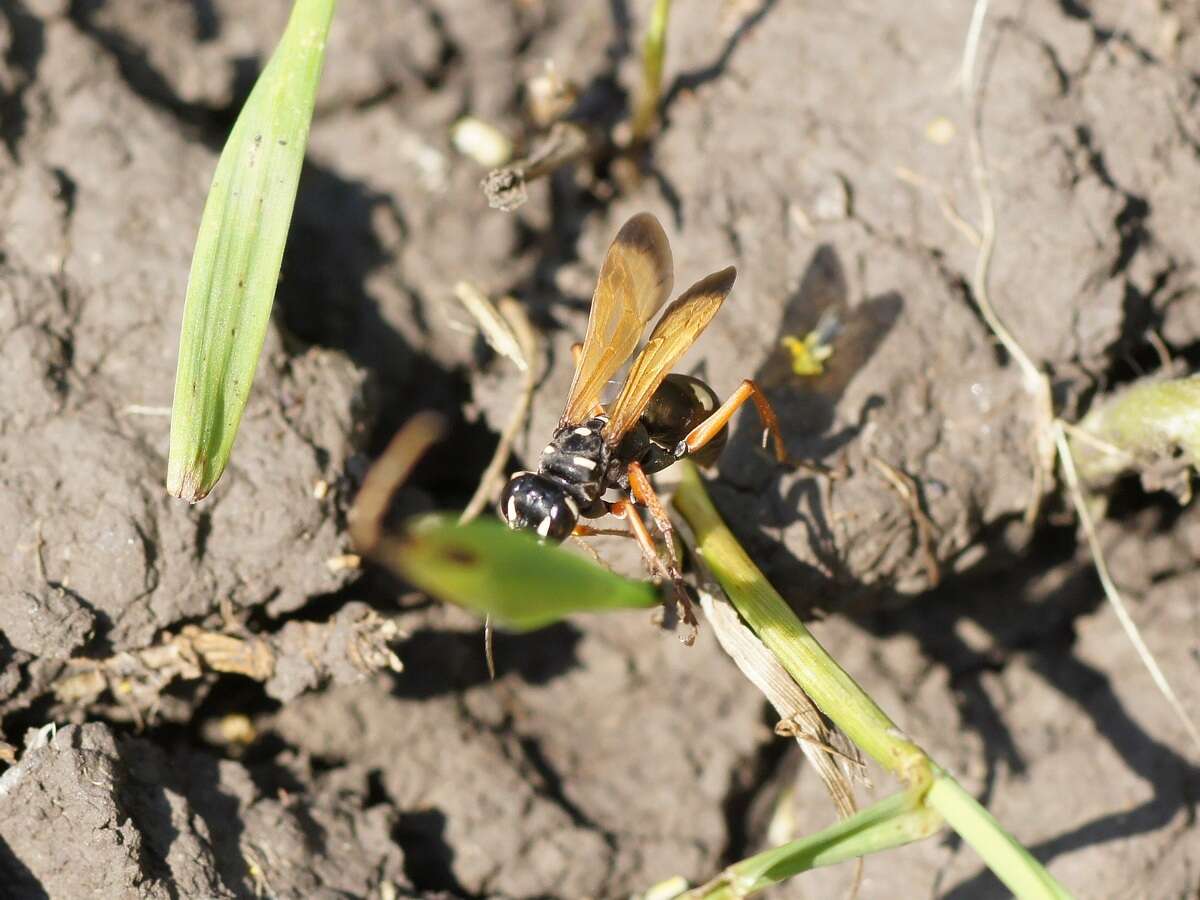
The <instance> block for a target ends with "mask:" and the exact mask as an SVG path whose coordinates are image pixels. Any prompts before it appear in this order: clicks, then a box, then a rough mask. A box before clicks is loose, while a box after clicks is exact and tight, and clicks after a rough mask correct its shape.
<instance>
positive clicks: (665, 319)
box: [604, 266, 737, 445]
mask: <svg viewBox="0 0 1200 900" xmlns="http://www.w3.org/2000/svg"><path fill="white" fill-rule="evenodd" d="M736 277H737V269H735V268H734V267H733V266H730V267H729V268H728V269H722V270H721V271H720V272H714V273H713V274H712V275H709V276H708V277H707V278H702V279H701V280H700V281H697V282H696V283H695V284H693V285H692V286H691V287H690V288H688V289H687V291H685V292H684V293H683V294H681V295H680V297H679V299H678V300H676V301H675V302H674V303H672V304H671V305H670V306H668V307H667V311H666V312H664V313H663V315H662V318H661V319H659V320H658V324H657V325H655V326H654V331H653V332H651V334H650V339H649V340H648V341H646V346H645V347H644V348H643V349H642V352H641V353H639V354H638V358H637V359H636V360H634V362H633V366H632V368H630V370H629V376H628V377H627V378H626V379H625V384H624V385H623V386H622V387H621V393H620V394H618V395H617V399H616V400H614V401H613V402H612V405H611V406H610V407H609V409H608V419H609V422H608V426H607V427H606V428H605V429H604V439H605V440H606V441H607V442H608V443H609V444H610V445H615V444H617V443H618V442H619V441H620V440H621V438H622V437H624V436H625V432H627V431H629V429H630V428H632V427H633V426H634V425H636V424H637V421H638V419H639V418H641V415H642V412H643V411H644V410H645V409H646V404H647V403H649V402H650V398H651V397H652V396H654V392H655V391H656V390H658V386H659V385H660V384H662V381H663V379H664V378H666V377H667V375H668V374H669V373H670V371H671V369H672V368H673V367H674V366H675V363H677V362H679V358H680V357H681V356H683V354H684V353H686V352H687V349H688V348H689V347H690V346H692V344H694V343H695V342H696V338H698V337H699V336H700V332H702V331H703V330H704V329H705V328H706V327H707V326H708V323H709V322H711V321H712V317H713V316H715V315H716V314H717V310H718V309H720V308H721V304H722V303H724V302H725V297H726V296H727V295H728V294H729V291H730V290H732V288H733V279H734V278H736Z"/></svg>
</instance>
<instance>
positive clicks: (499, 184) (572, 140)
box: [481, 122, 604, 212]
mask: <svg viewBox="0 0 1200 900" xmlns="http://www.w3.org/2000/svg"><path fill="white" fill-rule="evenodd" d="M602 146H604V143H603V142H602V141H600V140H599V139H598V137H597V136H596V135H595V134H593V133H592V132H591V131H589V130H588V129H586V128H584V127H583V126H582V125H580V124H578V123H577V122H557V123H555V125H554V126H553V127H552V128H551V129H550V133H549V134H547V135H546V137H545V139H544V140H543V141H542V142H541V143H540V144H538V146H537V147H536V148H535V149H534V151H533V152H532V153H530V154H529V156H528V157H526V158H525V159H519V160H517V161H516V162H512V163H509V164H508V165H507V166H504V167H503V168H499V169H493V170H492V171H490V172H488V174H487V177H485V178H484V179H483V181H482V182H481V186H482V187H483V193H484V196H485V197H487V201H488V205H489V206H491V207H492V208H493V209H499V210H502V211H504V212H512V211H513V210H515V209H518V208H519V207H521V206H522V205H524V203H525V201H526V200H528V199H529V192H528V190H527V185H528V184H529V183H530V182H532V181H536V180H537V179H539V178H542V177H544V176H546V175H549V174H550V173H551V172H553V171H555V170H556V169H558V168H560V167H562V166H565V165H567V164H569V163H573V162H575V161H576V160H578V159H582V158H583V157H585V156H591V155H593V154H595V153H597V152H598V151H599V148H601V147H602Z"/></svg>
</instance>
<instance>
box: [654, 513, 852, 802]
mask: <svg viewBox="0 0 1200 900" xmlns="http://www.w3.org/2000/svg"><path fill="white" fill-rule="evenodd" d="M672 520H673V522H674V525H675V528H676V529H677V530H678V532H679V536H680V538H682V540H683V542H684V544H685V545H686V546H687V548H688V550H689V551H690V552H691V554H692V557H693V561H694V563H695V569H696V581H697V587H698V592H699V594H700V607H701V609H703V610H704V616H705V618H706V619H707V620H708V622H709V624H710V625H711V626H712V629H713V633H714V634H715V635H716V638H717V642H718V643H719V644H720V645H721V649H723V650H724V651H725V652H726V653H728V654H729V657H730V658H731V659H732V660H733V661H734V663H735V664H736V665H737V667H738V668H739V669H740V670H741V672H742V674H743V675H745V676H746V678H748V679H749V680H750V681H751V683H753V685H754V686H755V687H756V688H758V689H759V690H760V691H761V692H762V694H763V696H764V697H766V698H767V701H768V702H769V703H770V704H771V706H773V707H774V708H775V711H776V712H777V713H778V714H779V719H780V721H779V724H778V725H777V726H776V729H775V731H776V734H785V733H786V734H788V735H789V736H791V737H794V738H796V741H797V743H799V745H800V749H801V751H802V752H803V753H804V756H805V757H806V758H807V759H808V761H809V762H810V763H811V764H812V765H813V768H815V769H816V770H817V774H818V775H820V777H821V780H822V781H823V782H825V787H826V788H827V789H828V790H829V794H830V796H831V797H832V798H833V802H834V805H835V806H836V807H837V810H838V813H839V814H840V815H841V816H842V817H843V818H846V817H848V816H851V815H853V814H854V812H855V810H857V809H858V805H857V804H856V803H855V802H854V789H853V781H854V780H859V781H866V767H865V766H864V764H863V761H862V757H861V756H859V755H857V750H856V749H855V748H854V746H853V745H850V744H846V745H844V746H843V747H841V748H839V747H835V746H833V743H834V741H835V740H836V739H837V738H841V735H835V733H834V732H833V730H832V729H830V728H829V726H828V725H826V724H825V721H824V720H823V719H822V718H821V714H820V712H819V711H818V710H817V707H816V705H815V704H814V703H813V702H812V700H811V699H810V698H809V696H808V695H807V694H805V693H804V691H802V690H801V689H800V687H799V686H798V685H797V684H796V682H795V680H794V679H793V678H792V677H791V676H790V675H789V674H788V673H787V670H786V669H785V668H784V667H783V666H782V665H781V664H780V662H779V660H778V659H776V658H775V656H774V654H772V653H771V651H770V650H768V649H767V648H766V647H765V646H764V645H763V642H762V641H760V640H759V639H758V638H757V637H756V636H755V635H754V632H753V631H751V630H750V629H749V628H748V627H746V625H745V623H744V622H742V620H741V619H740V618H739V617H738V614H737V610H735V609H734V608H733V606H732V605H731V604H730V602H729V598H728V597H726V596H725V592H724V591H722V590H721V586H720V585H719V584H717V583H716V580H715V579H714V578H713V576H712V573H711V572H709V571H708V567H707V566H705V565H704V561H703V559H701V558H700V557H699V556H698V555H697V553H696V536H695V535H694V534H693V533H692V529H691V527H690V526H689V525H688V524H687V522H686V521H684V520H683V519H682V518H681V517H680V516H678V515H675V516H672ZM780 726H787V728H786V730H785V729H783V728H781V727H780Z"/></svg>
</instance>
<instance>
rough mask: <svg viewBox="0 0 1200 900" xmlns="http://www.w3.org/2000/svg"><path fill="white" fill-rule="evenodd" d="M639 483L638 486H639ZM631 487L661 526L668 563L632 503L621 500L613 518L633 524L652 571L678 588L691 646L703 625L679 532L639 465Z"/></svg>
mask: <svg viewBox="0 0 1200 900" xmlns="http://www.w3.org/2000/svg"><path fill="white" fill-rule="evenodd" d="M635 484H636V485H637V486H636V487H635ZM629 486H630V492H631V493H632V494H633V496H634V499H635V500H636V501H637V502H638V503H641V504H643V505H644V506H646V507H648V508H649V509H650V515H651V517H652V518H653V519H654V524H655V525H656V526H657V527H658V530H659V531H660V532H661V533H662V536H663V538H664V540H665V541H666V544H667V559H666V562H665V563H664V562H663V560H662V558H661V557H660V556H659V555H658V548H657V547H656V546H655V544H654V539H653V538H652V537H651V536H650V531H649V529H647V528H646V524H645V523H644V522H643V521H642V518H641V516H640V515H638V511H637V509H636V508H635V507H634V506H633V504H631V503H629V502H628V501H624V500H619V501H617V502H616V503H614V504H613V505H612V506H611V507H610V509H611V510H612V513H613V515H616V516H621V517H622V518H624V519H625V521H626V522H627V523H628V524H629V530H630V531H631V532H633V534H634V536H635V537H636V538H637V539H638V544H639V545H640V546H641V548H642V554H643V555H644V556H645V557H646V562H647V563H648V564H649V565H650V566H651V568H652V570H653V571H656V572H659V573H661V574H665V575H666V577H667V578H668V579H670V581H671V586H672V587H673V588H674V589H675V599H676V604H677V606H678V608H679V612H680V615H681V616H682V618H683V622H684V624H685V625H687V626H688V632H687V634H686V635H684V636H682V637H681V638H680V640H681V641H683V643H685V644H687V645H688V646H689V647H690V646H691V645H692V643H693V642H694V641H695V640H696V632H697V631H698V630H699V623H698V622H697V621H696V614H695V612H694V611H693V610H692V599H691V597H689V596H688V592H687V588H686V587H684V584H683V573H682V572H681V571H680V569H679V556H678V554H677V553H676V552H675V542H674V535H675V529H674V528H672V527H671V520H670V518H669V517H668V516H667V514H666V510H665V509H664V508H663V505H662V501H661V500H659V499H658V495H657V494H656V493H654V489H653V488H652V487H651V486H650V480H649V479H648V478H647V477H646V474H645V473H644V472H643V471H642V469H641V466H638V464H637V463H632V464H631V465H630V478H629ZM664 570H665V571H664Z"/></svg>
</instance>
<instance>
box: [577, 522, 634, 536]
mask: <svg viewBox="0 0 1200 900" xmlns="http://www.w3.org/2000/svg"><path fill="white" fill-rule="evenodd" d="M598 534H600V535H607V536H609V537H623V538H631V537H633V535H632V534H630V533H629V532H628V531H627V530H625V529H623V528H593V527H592V526H591V525H583V524H580V525H576V526H575V530H574V531H572V532H571V536H572V537H594V536H595V535H598Z"/></svg>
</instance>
